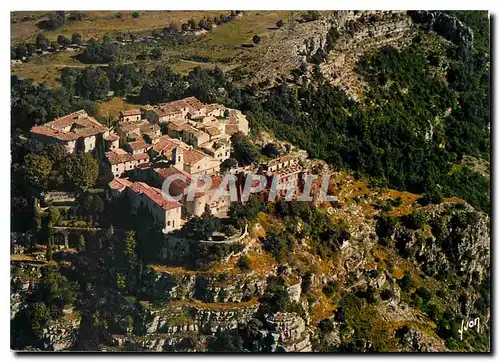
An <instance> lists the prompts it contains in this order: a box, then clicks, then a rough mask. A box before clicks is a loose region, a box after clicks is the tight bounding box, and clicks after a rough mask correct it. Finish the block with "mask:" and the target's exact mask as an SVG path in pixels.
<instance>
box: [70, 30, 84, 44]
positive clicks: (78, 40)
mask: <svg viewBox="0 0 500 362" xmlns="http://www.w3.org/2000/svg"><path fill="white" fill-rule="evenodd" d="M82 43H83V40H82V35H81V34H79V33H73V34H72V35H71V44H75V45H81V44H82Z"/></svg>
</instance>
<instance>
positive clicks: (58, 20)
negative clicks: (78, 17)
mask: <svg viewBox="0 0 500 362" xmlns="http://www.w3.org/2000/svg"><path fill="white" fill-rule="evenodd" d="M65 22H66V12H65V11H54V12H51V13H49V16H48V19H47V20H42V21H41V22H39V23H38V26H39V27H40V28H41V29H47V30H56V29H59V28H60V27H61V26H63V25H64V23H65Z"/></svg>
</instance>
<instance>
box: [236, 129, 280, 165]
mask: <svg viewBox="0 0 500 362" xmlns="http://www.w3.org/2000/svg"><path fill="white" fill-rule="evenodd" d="M231 144H232V146H233V152H232V154H231V157H233V158H234V159H235V160H236V161H237V162H238V164H239V165H240V166H248V165H251V164H254V163H257V162H259V160H260V158H261V157H260V150H259V147H258V146H257V145H255V144H254V143H253V142H251V141H250V139H249V138H248V137H247V136H245V135H244V134H243V133H241V132H238V133H235V134H233V135H232V136H231ZM273 151H275V150H274V149H272V146H271V148H269V149H266V150H265V151H264V152H266V153H267V154H273V153H274V152H273Z"/></svg>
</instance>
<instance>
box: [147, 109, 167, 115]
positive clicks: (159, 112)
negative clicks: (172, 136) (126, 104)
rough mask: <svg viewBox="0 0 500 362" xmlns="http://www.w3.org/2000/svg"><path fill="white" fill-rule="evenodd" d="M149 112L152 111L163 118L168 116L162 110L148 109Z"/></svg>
mask: <svg viewBox="0 0 500 362" xmlns="http://www.w3.org/2000/svg"><path fill="white" fill-rule="evenodd" d="M148 111H151V112H153V113H156V114H157V115H158V116H159V117H163V116H166V115H167V114H166V113H165V112H163V111H162V110H161V109H159V108H151V109H148Z"/></svg>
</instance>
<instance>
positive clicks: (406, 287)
mask: <svg viewBox="0 0 500 362" xmlns="http://www.w3.org/2000/svg"><path fill="white" fill-rule="evenodd" d="M398 285H399V287H400V288H401V290H402V291H404V292H409V291H410V288H411V286H412V281H411V275H410V273H409V272H406V273H405V275H404V276H403V277H402V278H401V279H399V280H398Z"/></svg>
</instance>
